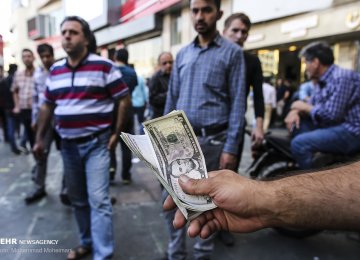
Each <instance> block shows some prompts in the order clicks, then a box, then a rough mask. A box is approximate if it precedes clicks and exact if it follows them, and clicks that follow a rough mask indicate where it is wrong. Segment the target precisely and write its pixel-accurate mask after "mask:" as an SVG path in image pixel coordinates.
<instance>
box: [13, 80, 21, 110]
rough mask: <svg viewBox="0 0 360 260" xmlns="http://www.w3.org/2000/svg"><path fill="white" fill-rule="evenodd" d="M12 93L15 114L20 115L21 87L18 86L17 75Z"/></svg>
mask: <svg viewBox="0 0 360 260" xmlns="http://www.w3.org/2000/svg"><path fill="white" fill-rule="evenodd" d="M11 91H12V93H13V95H12V96H13V100H14V109H13V112H14V113H16V114H18V113H19V112H20V108H19V86H18V84H17V74H15V75H14V78H13V82H12V85H11Z"/></svg>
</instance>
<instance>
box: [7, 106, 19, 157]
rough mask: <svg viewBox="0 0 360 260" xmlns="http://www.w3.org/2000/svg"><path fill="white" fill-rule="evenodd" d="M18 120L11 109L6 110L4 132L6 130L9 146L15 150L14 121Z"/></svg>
mask: <svg viewBox="0 0 360 260" xmlns="http://www.w3.org/2000/svg"><path fill="white" fill-rule="evenodd" d="M17 120H18V118H17V117H16V115H14V113H13V112H12V111H11V110H7V111H6V121H7V122H6V132H7V137H8V140H9V143H10V146H11V149H13V150H17V149H18V147H17V144H16V140H15V124H16V121H17Z"/></svg>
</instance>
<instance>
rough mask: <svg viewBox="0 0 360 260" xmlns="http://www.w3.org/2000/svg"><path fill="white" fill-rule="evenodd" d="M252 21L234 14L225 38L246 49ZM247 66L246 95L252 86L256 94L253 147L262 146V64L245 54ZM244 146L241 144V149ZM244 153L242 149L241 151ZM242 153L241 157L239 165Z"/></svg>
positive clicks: (225, 29)
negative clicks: (245, 44) (245, 45)
mask: <svg viewBox="0 0 360 260" xmlns="http://www.w3.org/2000/svg"><path fill="white" fill-rule="evenodd" d="M250 27H251V21H250V19H249V17H248V16H247V15H246V14H244V13H234V14H232V15H230V16H229V17H228V18H227V19H226V20H225V25H224V32H223V34H224V37H225V38H227V39H228V40H230V41H232V42H234V43H236V44H238V45H239V46H241V47H244V43H245V41H246V39H247V37H248V35H249V30H250ZM244 59H245V65H246V77H245V78H246V95H248V94H249V92H250V86H252V87H253V92H254V107H255V117H256V127H255V128H254V129H253V131H252V135H251V139H252V141H253V145H259V144H261V142H262V140H263V138H264V131H263V118H264V97H263V92H262V83H263V75H262V69H261V63H260V60H259V58H258V57H257V56H255V55H253V54H250V53H248V52H244ZM242 146H243V144H241V147H242ZM240 151H242V149H240ZM240 159H241V152H240V155H239V163H240Z"/></svg>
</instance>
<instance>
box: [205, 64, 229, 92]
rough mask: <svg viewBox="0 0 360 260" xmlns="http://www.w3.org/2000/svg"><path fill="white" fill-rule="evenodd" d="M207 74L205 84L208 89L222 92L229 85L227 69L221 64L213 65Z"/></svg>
mask: <svg viewBox="0 0 360 260" xmlns="http://www.w3.org/2000/svg"><path fill="white" fill-rule="evenodd" d="M206 74H207V75H206V80H205V84H206V86H207V87H208V88H211V89H216V90H220V89H224V86H226V85H227V78H226V74H227V73H226V69H225V66H223V65H222V64H221V63H219V64H211V67H210V68H209V69H208V72H207V73H206Z"/></svg>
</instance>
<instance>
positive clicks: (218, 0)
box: [189, 0, 221, 11]
mask: <svg viewBox="0 0 360 260" xmlns="http://www.w3.org/2000/svg"><path fill="white" fill-rule="evenodd" d="M207 1H209V0H207ZM212 1H213V2H214V4H215V6H216V9H217V10H218V11H219V10H220V7H221V0H212ZM189 3H190V4H191V0H189Z"/></svg>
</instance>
